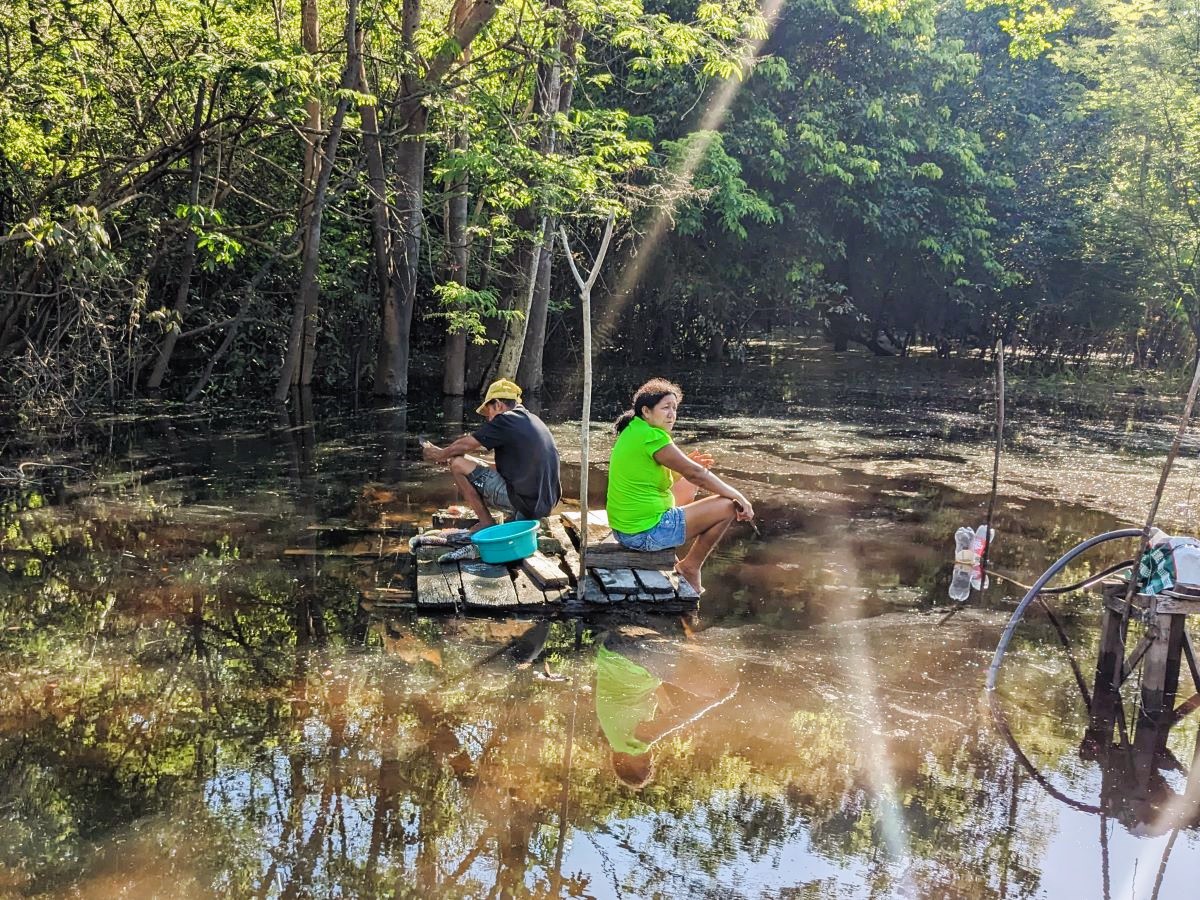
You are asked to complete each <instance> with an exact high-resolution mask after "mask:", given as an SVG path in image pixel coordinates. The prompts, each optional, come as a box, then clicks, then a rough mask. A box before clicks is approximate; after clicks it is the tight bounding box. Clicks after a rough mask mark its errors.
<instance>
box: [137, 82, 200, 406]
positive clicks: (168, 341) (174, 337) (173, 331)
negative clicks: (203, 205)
mask: <svg viewBox="0 0 1200 900" xmlns="http://www.w3.org/2000/svg"><path fill="white" fill-rule="evenodd" d="M205 91H206V85H205V82H204V81H203V80H202V81H201V82H200V88H199V90H197V92H196V110H195V113H194V114H193V116H192V127H193V128H194V129H195V130H196V131H197V132H199V131H200V126H201V125H202V124H203V122H204V94H205ZM203 161H204V142H203V141H201V140H199V139H197V140H196V143H195V144H193V145H192V159H191V166H192V184H191V188H190V190H189V191H188V204H189V205H191V206H193V207H195V206H197V205H199V203H200V167H201V165H202V164H203ZM189 218H190V211H189ZM195 267H196V229H195V228H193V227H192V226H191V224H190V223H189V224H188V231H187V240H186V241H185V242H184V245H183V267H182V269H181V270H180V272H179V287H178V288H177V289H176V291H175V306H174V307H173V308H172V312H173V313H174V317H173V319H172V321H171V327H170V329H169V330H168V331H167V333H166V334H165V335H163V342H162V346H161V347H159V349H158V360H157V361H156V362H155V363H154V369H153V371H151V373H150V378H149V379H148V380H147V381H146V389H147V390H150V391H156V390H158V389H159V388H160V387H162V382H163V377H164V376H165V375H166V374H167V366H168V365H170V362H171V355H172V354H173V353H174V352H175V342H176V341H178V340H179V335H180V333H181V332H182V331H183V316H184V313H186V312H187V307H188V294H189V293H190V292H191V287H192V271H193V270H194V269H195Z"/></svg>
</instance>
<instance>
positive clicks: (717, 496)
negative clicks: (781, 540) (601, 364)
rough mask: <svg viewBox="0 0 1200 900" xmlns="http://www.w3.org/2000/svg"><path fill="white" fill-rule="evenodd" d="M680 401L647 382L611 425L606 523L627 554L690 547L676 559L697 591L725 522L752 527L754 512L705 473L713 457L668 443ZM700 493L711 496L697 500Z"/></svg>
mask: <svg viewBox="0 0 1200 900" xmlns="http://www.w3.org/2000/svg"><path fill="white" fill-rule="evenodd" d="M682 402H683V391H682V390H680V388H679V385H677V384H672V383H671V382H670V381H667V380H666V379H663V378H655V379H652V380H650V381H647V382H646V383H645V384H643V385H642V386H641V387H640V388H638V389H637V392H636V393H635V394H634V395H633V408H632V409H629V410H627V411H626V412H625V413H624V414H623V415H622V416H621V417H620V418H619V419H617V421H616V424H615V426H614V427H615V429H616V432H617V442H616V444H615V445H613V451H612V457H611V459H610V461H609V472H608V499H607V503H606V506H607V509H608V523H609V525H611V526H612V529H613V534H614V536H615V537H616V538H617V540H618V541H620V542H621V543H622V544H623V545H624V546H626V547H628V548H629V549H631V550H641V551H654V550H665V549H667V548H672V547H679V546H681V545H683V544H686V543H687V542H688V541H692V547H691V549H690V550H689V551H688V553H687V554H686V555H684V556H683V557H681V558H680V559H679V562H678V563H677V564H676V566H675V568H676V571H678V572H679V574H680V575H682V576H683V577H684V578H686V579H687V580H688V582H689V583H690V584H691V585H692V587H694V588H695V589H696V590H697V591H699V590H701V589H702V588H701V584H700V568H701V567H702V566H703V565H704V561H705V560H706V559H708V555H709V554H710V553H712V551H713V548H714V547H716V545H717V542H718V541H719V540H720V539H721V537H722V535H724V534H725V530H726V529H727V528H729V525H730V523H732V522H733V521H734V520H735V519H736V520H738V521H750V520H752V519H753V518H754V508H753V507H752V506H751V505H750V501H749V500H747V499H746V497H745V495H744V494H742V492H741V491H739V490H737V489H736V488H733V487H730V486H729V485H728V484H726V483H725V482H724V481H722V480H721V479H720V478H718V477H717V476H716V475H714V474H713V473H712V472H710V471H709V468H710V467H711V466H712V464H713V458H712V457H711V456H708V455H706V454H704V453H701V452H699V451H694V452H692V453H690V454H687V455H684V453H683V451H682V450H680V449H679V448H678V447H677V446H675V444H674V443H673V442H672V440H671V432H672V431H674V429H675V418H676V415H677V414H678V411H679V405H680V403H682ZM701 488H703V489H704V490H706V491H709V492H710V493H712V494H713V495H714V496H712V497H705V498H704V499H703V500H697V499H696V493H697V491H698V489H701Z"/></svg>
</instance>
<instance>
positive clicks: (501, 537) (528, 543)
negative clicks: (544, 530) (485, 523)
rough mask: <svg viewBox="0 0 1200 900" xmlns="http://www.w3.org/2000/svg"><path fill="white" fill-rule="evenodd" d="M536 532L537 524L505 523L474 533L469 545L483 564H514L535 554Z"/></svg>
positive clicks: (529, 522) (527, 522)
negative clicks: (472, 545)
mask: <svg viewBox="0 0 1200 900" xmlns="http://www.w3.org/2000/svg"><path fill="white" fill-rule="evenodd" d="M537 530H538V523H537V522H531V521H520V522H505V523H504V524H503V525H492V526H490V527H488V528H484V529H482V530H480V531H477V532H475V533H474V534H473V535H471V543H473V544H474V545H475V546H476V547H478V548H479V558H480V559H482V560H483V561H484V562H485V563H507V562H516V561H517V560H518V559H524V558H525V557H527V556H533V554H534V553H536V552H537Z"/></svg>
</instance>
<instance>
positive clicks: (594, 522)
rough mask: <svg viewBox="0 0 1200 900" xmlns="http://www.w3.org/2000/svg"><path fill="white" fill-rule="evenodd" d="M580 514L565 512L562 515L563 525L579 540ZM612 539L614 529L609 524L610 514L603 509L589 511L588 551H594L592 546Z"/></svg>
mask: <svg viewBox="0 0 1200 900" xmlns="http://www.w3.org/2000/svg"><path fill="white" fill-rule="evenodd" d="M579 518H580V514H579V513H578V512H565V513H563V514H562V520H563V524H564V525H566V526H567V528H568V529H569V530H571V531H573V532H574V533H575V537H576V538H578V537H579V534H580V528H579ZM611 537H612V527H611V526H610V525H609V524H608V513H607V512H605V511H604V510H602V509H594V510H589V511H588V549H589V550H591V549H592V544H599V543H602V542H603V541H604V540H605V539H608V538H611Z"/></svg>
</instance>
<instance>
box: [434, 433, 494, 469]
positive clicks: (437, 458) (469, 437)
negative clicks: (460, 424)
mask: <svg viewBox="0 0 1200 900" xmlns="http://www.w3.org/2000/svg"><path fill="white" fill-rule="evenodd" d="M482 446H483V444H481V443H479V441H477V440H475V436H474V435H473V434H464V435H463V436H462V437H460V438H459V439H458V440H457V441H455V442H454V443H452V444H449V445H448V446H446V447H438V446H437V445H435V444H430V443H425V444H422V445H421V456H422V457H424V459H425V462H431V463H448V462H450V460H452V459H454V457H456V456H466V455H467V454H468V453H471V452H472V451H474V450H478V449H479V448H480V447H482Z"/></svg>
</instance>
